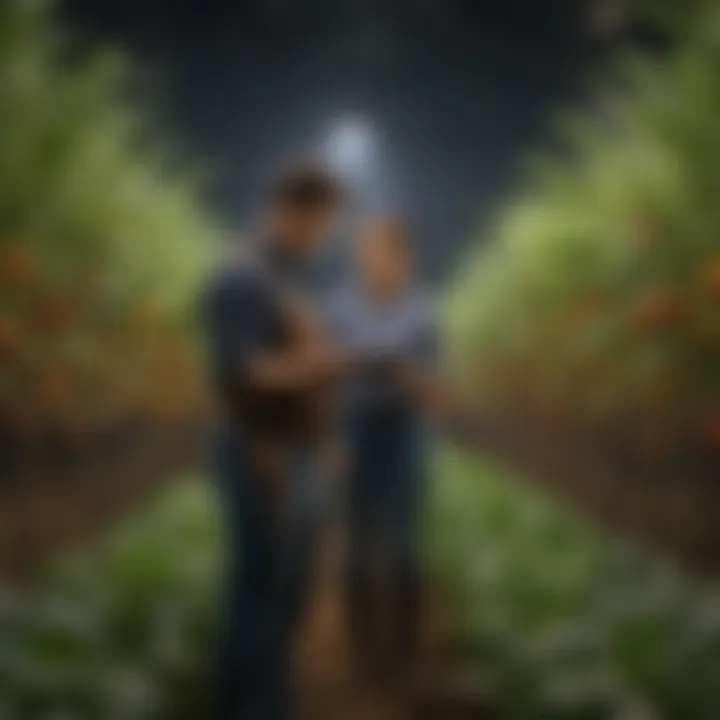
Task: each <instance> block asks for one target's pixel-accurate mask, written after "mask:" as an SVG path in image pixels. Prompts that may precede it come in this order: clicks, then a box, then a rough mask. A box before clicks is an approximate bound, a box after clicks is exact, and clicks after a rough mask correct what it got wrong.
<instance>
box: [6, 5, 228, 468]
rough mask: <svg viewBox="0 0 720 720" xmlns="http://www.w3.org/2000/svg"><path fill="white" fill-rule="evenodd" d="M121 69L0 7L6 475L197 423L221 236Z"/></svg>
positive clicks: (119, 63)
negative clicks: (148, 431) (203, 302)
mask: <svg viewBox="0 0 720 720" xmlns="http://www.w3.org/2000/svg"><path fill="white" fill-rule="evenodd" d="M141 90H142V88H141V87H140V83H139V81H138V80H137V79H136V78H133V73H132V71H131V70H129V69H128V68H127V67H126V66H125V63H124V61H123V59H122V58H119V57H117V56H116V55H114V54H112V53H110V52H105V51H88V50H87V49H85V48H84V47H82V46H80V45H79V44H78V43H77V42H75V41H74V40H73V38H71V37H69V36H67V35H64V34H62V33H61V32H60V29H59V28H58V27H57V25H56V24H54V23H52V22H51V21H50V18H49V16H48V14H47V12H46V11H45V10H44V9H43V4H42V3H27V2H21V1H20V0H11V1H10V2H6V3H3V4H2V7H0V106H2V108H3V112H2V114H1V115H0V477H3V478H5V477H7V476H9V475H14V474H17V473H22V472H24V471H25V470H26V469H27V465H28V463H29V462H34V463H37V462H38V461H40V462H42V463H45V465H46V466H47V469H48V470H49V471H51V470H52V469H53V468H54V467H56V466H58V465H63V464H64V463H67V461H68V460H69V459H73V458H78V457H83V456H87V455H98V454H102V452H103V448H104V447H105V446H106V445H108V444H112V443H113V442H119V440H117V438H118V437H120V438H125V439H127V437H129V436H131V435H132V428H135V427H147V426H150V427H152V426H153V425H158V426H165V425H168V424H169V425H173V424H178V423H182V422H186V421H188V420H190V419H192V418H194V417H197V416H198V413H199V410H200V404H201V399H202V395H203V393H202V389H201V387H200V382H199V373H198V368H197V365H198V357H197V354H198V351H197V343H196V339H195V338H194V337H193V333H192V318H191V315H192V301H193V296H194V294H195V291H196V289H197V282H198V279H199V278H200V276H201V274H202V273H203V272H204V269H205V268H206V267H207V260H208V258H209V257H210V255H211V249H212V245H213V241H214V240H215V232H214V229H213V228H212V226H211V225H210V223H209V222H208V221H207V219H206V218H205V217H204V215H203V213H202V211H201V210H200V208H199V206H198V202H197V198H196V195H197V194H196V192H195V184H196V183H195V182H194V180H193V179H192V178H190V177H188V176H187V175H184V174H180V173H179V171H178V170H177V166H178V162H177V159H176V157H175V153H174V152H173V151H172V150H169V149H168V148H167V147H166V145H167V144H166V143H165V142H163V143H160V142H159V141H158V138H157V135H156V133H154V132H153V131H152V129H151V128H152V126H153V125H154V124H155V119H154V118H153V117H152V115H151V114H149V113H147V112H144V111H142V110H140V109H139V106H140V105H141V104H142V103H141V102H140V101H132V100H130V99H129V98H131V97H133V96H137V95H139V94H141Z"/></svg>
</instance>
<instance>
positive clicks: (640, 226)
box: [631, 209, 665, 250]
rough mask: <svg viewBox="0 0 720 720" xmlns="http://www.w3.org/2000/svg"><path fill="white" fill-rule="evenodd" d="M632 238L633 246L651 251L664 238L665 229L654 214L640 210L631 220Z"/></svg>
mask: <svg viewBox="0 0 720 720" xmlns="http://www.w3.org/2000/svg"><path fill="white" fill-rule="evenodd" d="M631 222H632V237H633V241H634V242H635V244H636V245H637V246H638V247H640V248H644V249H648V250H651V249H652V248H655V247H657V246H658V245H660V244H661V243H662V241H663V239H664V237H665V228H664V227H663V224H662V222H661V221H660V219H659V218H658V216H657V215H655V213H653V212H652V211H650V210H647V209H645V210H642V211H640V212H638V213H637V214H636V215H635V216H634V217H633V218H632V221H631Z"/></svg>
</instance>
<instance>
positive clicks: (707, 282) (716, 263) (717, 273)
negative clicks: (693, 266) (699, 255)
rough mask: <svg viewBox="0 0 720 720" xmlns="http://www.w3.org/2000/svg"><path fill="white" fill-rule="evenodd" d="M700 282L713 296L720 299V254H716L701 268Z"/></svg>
mask: <svg viewBox="0 0 720 720" xmlns="http://www.w3.org/2000/svg"><path fill="white" fill-rule="evenodd" d="M700 284H701V287H702V289H703V291H704V292H706V293H707V294H708V295H709V296H710V297H711V298H713V299H715V300H720V255H714V256H713V257H711V258H709V259H708V261H707V262H706V263H705V264H704V265H703V266H702V268H701V269H700Z"/></svg>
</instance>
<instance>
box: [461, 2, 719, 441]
mask: <svg viewBox="0 0 720 720" xmlns="http://www.w3.org/2000/svg"><path fill="white" fill-rule="evenodd" d="M669 5H670V4H668V7H669ZM677 5H678V6H680V5H682V8H684V10H683V12H688V15H689V17H692V18H693V19H694V20H695V22H694V23H692V28H693V29H692V32H689V34H688V35H686V36H685V37H684V39H683V40H682V41H680V42H679V44H678V46H677V48H676V49H675V50H674V51H673V52H672V54H671V55H670V56H668V57H665V58H662V59H655V60H651V59H644V58H642V57H635V58H632V59H630V60H628V61H627V62H626V64H625V66H624V70H623V82H622V83H618V84H617V86H616V90H615V91H613V92H611V93H610V94H609V95H608V96H607V103H606V105H607V108H608V109H609V110H610V112H609V113H604V114H603V116H602V117H588V116H587V115H579V116H578V115H569V116H566V117H565V118H564V119H563V126H562V132H563V133H564V135H565V136H566V137H567V138H568V140H569V143H570V145H571V147H572V151H571V153H570V157H569V158H568V157H567V156H563V157H545V158H544V160H542V161H541V162H536V163H535V167H534V171H533V173H532V177H531V178H530V179H529V181H528V182H527V184H526V187H525V189H524V190H523V191H522V192H521V193H520V197H518V198H517V199H516V200H515V201H514V202H512V203H511V204H510V206H509V207H508V208H506V209H505V210H504V211H503V213H502V214H501V216H500V217H499V218H498V220H497V222H496V225H495V227H494V229H493V230H492V237H491V238H490V242H484V243H482V244H481V246H480V247H479V249H476V250H475V251H474V252H473V254H472V256H471V257H470V258H468V262H467V263H464V264H463V266H462V267H463V270H462V273H461V276H460V278H459V282H458V283H457V286H456V287H455V288H454V289H453V290H452V292H451V297H450V300H449V304H448V325H449V335H450V339H451V345H452V346H453V353H452V354H453V357H454V359H455V361H456V362H457V368H458V370H459V371H461V372H462V373H463V374H464V377H465V378H466V380H467V381H468V382H470V383H473V384H474V385H475V388H476V392H477V393H478V396H479V397H482V398H483V399H484V400H485V401H487V402H488V403H492V401H493V400H494V401H497V402H498V403H499V404H500V405H507V404H508V403H509V404H513V403H517V404H520V405H522V406H523V407H532V408H534V409H535V410H537V411H538V412H541V413H546V414H547V413H554V414H555V415H556V416H557V417H558V418H559V419H560V420H562V421H564V422H566V423H573V422H574V421H576V420H577V419H578V418H580V417H586V416H591V417H619V416H622V415H623V414H626V415H627V413H637V414H638V415H643V416H646V417H647V421H648V423H650V424H654V425H655V426H663V427H664V428H666V429H667V428H671V431H675V432H677V433H692V434H694V435H695V437H700V436H702V439H703V441H705V440H706V441H707V443H708V445H710V446H711V447H712V448H713V450H714V451H715V452H720V370H719V368H720V241H719V240H718V233H719V232H720V205H718V203H717V197H718V195H720V175H718V172H717V167H718V162H719V161H720V125H719V124H718V122H717V118H718V116H720V35H718V34H717V32H715V31H716V30H717V29H718V27H720V26H719V25H718V23H720V5H718V3H716V2H713V3H697V5H698V7H700V6H702V15H701V16H702V22H700V21H699V18H700V15H696V14H695V13H691V12H689V11H690V8H691V7H694V6H695V5H696V4H695V3H688V4H680V3H678V4H677ZM698 12H699V10H698Z"/></svg>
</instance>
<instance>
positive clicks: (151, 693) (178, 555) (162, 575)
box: [0, 482, 217, 720]
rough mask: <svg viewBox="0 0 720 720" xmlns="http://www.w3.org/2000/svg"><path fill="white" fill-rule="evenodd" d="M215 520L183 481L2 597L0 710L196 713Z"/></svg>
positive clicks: (79, 715) (32, 718) (33, 715)
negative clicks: (98, 541)
mask: <svg viewBox="0 0 720 720" xmlns="http://www.w3.org/2000/svg"><path fill="white" fill-rule="evenodd" d="M216 532H217V523H215V522H213V508H212V505H211V502H210V498H209V497H208V495H207V493H206V491H205V489H204V488H203V487H202V486H201V485H199V484H198V483H195V482H187V483H183V484H182V486H181V487H180V488H175V489H174V490H172V491H171V492H169V493H168V494H166V495H164V496H163V497H162V498H161V499H160V500H159V501H157V502H156V503H153V504H152V505H151V506H150V507H149V508H147V509H146V510H145V511H143V512H142V513H141V514H140V515H138V517H136V518H135V519H134V520H133V521H132V522H128V523H127V524H126V525H125V526H124V528H123V529H122V530H121V531H120V532H118V533H117V534H114V535H113V536H112V537H110V538H108V539H107V540H106V541H104V542H103V543H102V545H101V546H100V547H98V548H96V549H95V550H93V551H92V552H90V553H88V554H85V555H82V554H76V555H73V556H70V557H68V558H67V559H65V560H64V561H62V562H60V563H59V564H58V565H57V566H56V567H55V568H54V569H53V570H52V572H51V573H50V574H49V575H48V577H46V578H45V579H44V580H43V581H42V582H41V583H40V584H39V585H38V587H36V588H35V589H34V590H32V591H31V590H28V591H25V592H24V593H22V594H21V593H19V592H11V591H10V590H5V591H4V593H3V594H2V596H1V597H0V636H1V637H2V638H3V642H2V645H1V646H0V717H2V718H12V719H13V720H15V719H16V718H17V719H27V720H43V719H45V718H47V719H48V720H49V719H50V718H64V719H67V720H69V719H70V718H72V719H73V720H84V719H87V720H98V718H103V720H105V719H108V720H111V719H112V720H115V719H117V720H121V719H127V720H143V719H146V718H147V719H148V720H150V719H152V720H166V719H170V718H172V719H173V720H177V719H179V718H184V717H188V718H196V717H204V712H205V710H204V709H203V708H204V707H205V706H204V699H205V698H204V689H205V681H206V677H205V674H204V673H205V671H206V668H207V667H208V657H209V656H208V653H209V648H210V642H211V638H212V618H213V616H214V612H213V609H214V592H215V574H216V564H217V562H216V559H217V553H216V548H217V538H216Z"/></svg>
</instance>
